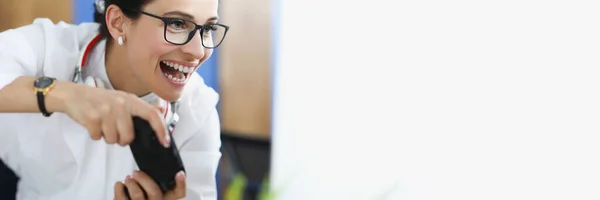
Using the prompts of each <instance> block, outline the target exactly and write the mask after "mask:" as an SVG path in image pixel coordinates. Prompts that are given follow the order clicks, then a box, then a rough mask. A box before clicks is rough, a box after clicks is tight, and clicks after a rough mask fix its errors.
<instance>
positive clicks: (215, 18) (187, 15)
mask: <svg viewBox="0 0 600 200" xmlns="http://www.w3.org/2000/svg"><path fill="white" fill-rule="evenodd" d="M163 15H180V16H183V17H185V18H187V19H189V20H194V16H192V15H190V14H187V13H184V12H181V11H171V12H166V13H165V14H163ZM216 20H219V17H217V16H214V17H211V18H208V19H207V20H206V21H216Z"/></svg>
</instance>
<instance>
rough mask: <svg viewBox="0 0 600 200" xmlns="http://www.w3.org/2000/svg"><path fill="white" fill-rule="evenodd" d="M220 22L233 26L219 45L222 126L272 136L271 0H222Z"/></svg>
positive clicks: (241, 132)
mask: <svg viewBox="0 0 600 200" xmlns="http://www.w3.org/2000/svg"><path fill="white" fill-rule="evenodd" d="M220 9H221V10H220V15H221V16H220V17H221V18H222V20H221V22H222V23H223V24H227V25H229V26H231V29H230V31H229V32H228V33H227V37H226V39H225V42H224V44H222V46H220V47H219V53H218V54H219V59H218V66H219V68H218V70H219V81H220V83H219V85H220V89H221V91H220V93H221V119H222V127H223V130H224V131H226V132H233V133H239V134H243V135H246V136H250V137H259V138H266V137H269V134H270V132H271V131H270V129H271V73H270V72H271V62H270V61H271V58H270V57H271V56H270V55H271V19H270V15H271V11H270V0H253V1H247V0H227V1H221V8H220Z"/></svg>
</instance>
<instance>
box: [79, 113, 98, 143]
mask: <svg viewBox="0 0 600 200" xmlns="http://www.w3.org/2000/svg"><path fill="white" fill-rule="evenodd" d="M87 115H89V116H88V117H87V118H85V119H87V121H84V123H82V125H84V126H85V128H86V129H87V130H88V132H89V134H90V137H91V138H92V140H99V139H101V138H102V124H101V123H102V120H101V118H100V117H99V116H98V115H95V114H93V111H92V112H90V113H87Z"/></svg>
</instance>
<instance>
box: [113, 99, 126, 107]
mask: <svg viewBox="0 0 600 200" xmlns="http://www.w3.org/2000/svg"><path fill="white" fill-rule="evenodd" d="M126 103H127V100H125V98H123V97H120V96H119V97H116V98H115V99H114V102H113V104H114V105H115V106H117V107H123V106H125V104H126Z"/></svg>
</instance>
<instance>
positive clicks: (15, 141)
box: [0, 19, 221, 200]
mask: <svg viewBox="0 0 600 200" xmlns="http://www.w3.org/2000/svg"><path fill="white" fill-rule="evenodd" d="M97 34H98V25H97V24H95V23H86V24H80V25H70V24H66V23H58V24H54V23H52V22H51V21H50V20H48V19H37V20H35V21H34V23H33V24H31V25H28V26H25V27H21V28H17V29H14V30H9V31H5V32H3V33H0V87H4V86H5V85H6V84H8V83H10V82H12V81H13V80H14V79H16V78H17V77H19V76H23V75H26V76H41V75H45V76H50V77H55V78H57V79H58V80H62V81H70V80H71V79H72V78H73V72H74V69H75V65H76V63H77V60H78V56H79V54H80V52H81V51H82V49H83V48H85V46H86V45H87V44H88V42H89V41H91V40H92V38H94V37H95V36H96V35H97ZM87 65H88V66H86V68H84V76H88V75H93V76H95V77H100V78H101V79H103V80H106V82H108V79H107V78H106V71H105V68H104V45H103V43H101V44H99V45H96V47H95V48H94V50H93V51H92V54H91V55H90V59H89V60H88V62H87ZM108 83H109V82H108ZM109 87H110V83H109ZM32 93H33V88H32ZM144 98H146V99H152V98H157V97H156V96H155V95H149V96H146V97H144ZM217 101H218V95H217V94H216V92H215V91H214V90H212V89H211V88H209V87H207V86H206V85H205V84H204V82H203V80H202V79H201V77H200V76H199V75H197V74H195V73H194V75H193V77H192V78H191V79H190V80H189V82H188V84H187V86H186V88H185V90H184V93H183V97H182V99H181V103H180V106H179V109H178V114H179V123H178V124H177V128H176V129H175V132H174V133H173V140H174V141H175V143H176V144H177V146H178V147H179V149H180V153H181V154H180V155H181V157H182V159H183V162H184V165H185V168H186V172H187V187H188V190H187V196H186V198H185V199H202V200H213V199H216V195H217V194H216V184H215V176H214V175H215V173H216V169H217V166H218V162H219V159H220V157H221V153H220V151H219V148H220V137H219V135H220V124H219V118H218V115H217V112H216V109H215V106H216V103H217ZM0 159H2V161H4V162H5V163H6V165H7V166H9V167H10V168H11V169H13V170H14V171H15V173H16V174H17V175H18V176H19V177H20V182H19V184H18V194H17V198H18V199H21V200H38V199H40V200H68V199H74V200H83V199H85V200H96V199H98V200H104V199H113V197H114V196H113V194H114V193H113V185H114V183H115V182H116V181H122V180H124V178H125V177H126V176H127V175H130V174H132V172H133V170H136V169H137V166H136V164H135V161H134V159H133V156H132V155H131V151H130V149H129V147H120V146H118V145H108V144H106V143H105V142H104V141H103V140H100V141H93V140H91V139H90V137H89V135H88V133H87V131H86V129H85V128H84V127H83V126H81V125H79V124H77V123H76V122H75V121H73V120H71V119H70V118H69V117H68V116H67V115H65V114H63V113H54V114H53V115H52V116H51V117H49V118H47V117H43V116H42V114H40V113H29V114H22V113H19V114H0Z"/></svg>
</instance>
